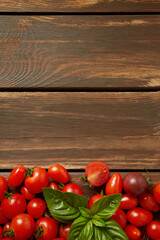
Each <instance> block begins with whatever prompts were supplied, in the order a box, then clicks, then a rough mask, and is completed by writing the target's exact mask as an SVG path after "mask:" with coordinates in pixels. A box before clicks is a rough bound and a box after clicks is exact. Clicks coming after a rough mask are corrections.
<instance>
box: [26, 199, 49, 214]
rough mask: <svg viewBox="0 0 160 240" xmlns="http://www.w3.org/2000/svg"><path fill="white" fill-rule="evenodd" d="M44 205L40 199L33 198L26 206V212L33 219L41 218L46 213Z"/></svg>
mask: <svg viewBox="0 0 160 240" xmlns="http://www.w3.org/2000/svg"><path fill="white" fill-rule="evenodd" d="M46 207H47V206H46V203H45V201H44V200H43V199H41V198H33V199H32V200H30V201H29V203H28V205H27V212H28V214H29V215H31V216H32V217H33V218H41V217H42V216H43V214H44V212H45V211H46Z"/></svg>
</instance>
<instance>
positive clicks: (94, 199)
mask: <svg viewBox="0 0 160 240" xmlns="http://www.w3.org/2000/svg"><path fill="white" fill-rule="evenodd" d="M102 197H104V196H103V195H101V194H96V195H94V196H93V197H91V199H90V200H89V203H88V209H90V208H91V206H92V205H93V203H95V202H96V201H98V200H99V199H101V198H102Z"/></svg>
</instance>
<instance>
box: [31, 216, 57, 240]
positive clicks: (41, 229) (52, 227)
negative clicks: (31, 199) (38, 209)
mask: <svg viewBox="0 0 160 240" xmlns="http://www.w3.org/2000/svg"><path fill="white" fill-rule="evenodd" d="M36 231H37V232H36V234H35V235H36V237H37V238H36V239H38V240H52V239H53V238H55V237H56V236H57V234H58V225H57V223H56V221H55V220H54V219H53V218H51V217H42V218H40V219H38V220H37V222H36Z"/></svg>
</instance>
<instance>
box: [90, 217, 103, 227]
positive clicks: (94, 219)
mask: <svg viewBox="0 0 160 240" xmlns="http://www.w3.org/2000/svg"><path fill="white" fill-rule="evenodd" d="M92 222H93V224H94V225H95V226H97V227H105V222H104V221H103V220H102V219H101V218H100V217H98V216H96V215H95V216H93V217H92Z"/></svg>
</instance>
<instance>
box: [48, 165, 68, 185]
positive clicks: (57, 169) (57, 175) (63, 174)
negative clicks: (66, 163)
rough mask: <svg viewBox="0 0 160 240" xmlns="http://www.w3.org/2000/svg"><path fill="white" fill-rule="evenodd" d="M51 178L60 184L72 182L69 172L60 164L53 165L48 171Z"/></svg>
mask: <svg viewBox="0 0 160 240" xmlns="http://www.w3.org/2000/svg"><path fill="white" fill-rule="evenodd" d="M48 174H49V176H50V177H51V178H52V179H53V181H55V182H58V183H67V182H69V180H70V176H69V173H68V172H67V170H66V169H65V168H64V167H63V166H62V165H60V164H53V165H52V166H50V167H49V169H48Z"/></svg>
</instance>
